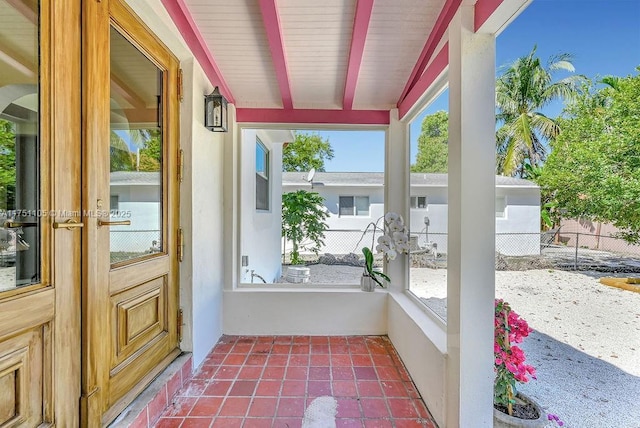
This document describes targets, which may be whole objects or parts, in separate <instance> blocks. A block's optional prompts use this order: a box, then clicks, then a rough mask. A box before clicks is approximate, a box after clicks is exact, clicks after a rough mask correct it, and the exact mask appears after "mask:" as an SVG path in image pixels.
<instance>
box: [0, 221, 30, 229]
mask: <svg viewBox="0 0 640 428" xmlns="http://www.w3.org/2000/svg"><path fill="white" fill-rule="evenodd" d="M37 225H38V223H37V222H35V221H14V220H7V221H5V222H4V223H3V225H2V227H4V228H6V229H17V228H19V227H36V226H37Z"/></svg>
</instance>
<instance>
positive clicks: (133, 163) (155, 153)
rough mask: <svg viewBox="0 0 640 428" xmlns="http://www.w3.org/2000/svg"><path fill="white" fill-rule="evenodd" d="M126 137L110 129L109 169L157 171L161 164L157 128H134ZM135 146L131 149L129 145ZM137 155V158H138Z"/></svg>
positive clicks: (160, 143) (159, 135) (160, 144)
mask: <svg viewBox="0 0 640 428" xmlns="http://www.w3.org/2000/svg"><path fill="white" fill-rule="evenodd" d="M126 137H127V138H128V139H129V140H130V143H127V141H126V139H125V136H123V135H122V134H120V133H118V132H114V131H111V147H110V152H111V159H110V169H111V172H113V171H146V172H158V171H160V170H161V164H162V141H161V140H162V138H161V137H162V135H161V133H160V131H159V130H157V129H135V130H130V131H128V132H127V134H126ZM130 146H133V147H134V148H136V151H132V150H131V147H130ZM138 157H139V159H138Z"/></svg>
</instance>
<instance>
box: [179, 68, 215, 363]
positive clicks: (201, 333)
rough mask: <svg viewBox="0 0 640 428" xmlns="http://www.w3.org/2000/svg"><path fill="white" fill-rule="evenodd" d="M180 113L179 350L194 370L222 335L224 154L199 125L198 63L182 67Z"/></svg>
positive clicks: (201, 88)
mask: <svg viewBox="0 0 640 428" xmlns="http://www.w3.org/2000/svg"><path fill="white" fill-rule="evenodd" d="M182 69H183V73H184V87H185V95H184V101H183V102H182V110H181V125H182V126H181V142H182V149H183V150H184V161H185V167H184V173H185V174H184V180H183V182H182V185H181V189H180V190H181V192H180V193H181V201H180V202H181V210H180V211H181V212H180V215H181V219H180V222H181V225H182V228H183V231H184V236H185V248H184V249H185V256H184V261H183V262H182V264H181V265H180V281H181V290H180V305H181V307H182V308H183V310H184V312H185V313H184V317H185V324H186V325H185V331H184V333H183V341H182V344H181V347H182V349H183V350H191V351H192V352H193V365H194V367H198V366H199V365H200V364H201V363H202V361H203V360H204V358H205V357H206V355H207V354H208V353H209V351H210V350H211V348H213V346H214V345H215V344H216V342H217V341H218V339H219V338H220V336H221V335H222V298H223V295H222V289H223V263H222V251H223V247H222V242H223V240H222V217H223V209H222V208H223V207H222V158H223V157H222V149H223V142H224V134H222V133H213V132H210V131H208V130H207V129H206V128H205V127H204V125H203V117H204V101H203V99H204V98H203V97H204V94H206V93H210V92H211V91H212V88H211V86H210V84H209V82H208V80H207V78H206V77H205V75H204V73H203V71H202V69H201V68H200V66H199V65H198V63H197V62H194V61H193V60H187V61H183V62H182Z"/></svg>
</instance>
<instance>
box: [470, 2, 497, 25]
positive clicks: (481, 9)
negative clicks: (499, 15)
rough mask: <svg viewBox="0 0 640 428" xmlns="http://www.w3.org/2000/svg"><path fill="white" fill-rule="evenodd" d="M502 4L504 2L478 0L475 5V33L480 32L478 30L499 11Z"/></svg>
mask: <svg viewBox="0 0 640 428" xmlns="http://www.w3.org/2000/svg"><path fill="white" fill-rule="evenodd" d="M502 2H503V0H478V2H477V3H476V5H475V12H474V16H473V19H474V22H473V27H474V31H478V29H479V28H480V27H482V24H484V23H485V22H486V21H487V19H489V17H490V16H491V15H493V12H495V11H496V9H498V7H499V6H500V5H501V4H502Z"/></svg>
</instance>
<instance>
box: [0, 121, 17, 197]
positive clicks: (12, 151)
mask: <svg viewBox="0 0 640 428" xmlns="http://www.w3.org/2000/svg"><path fill="white" fill-rule="evenodd" d="M15 183H16V134H15V126H14V124H13V123H11V122H9V121H7V120H4V119H0V208H2V209H9V208H12V207H13V197H14V192H15Z"/></svg>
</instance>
